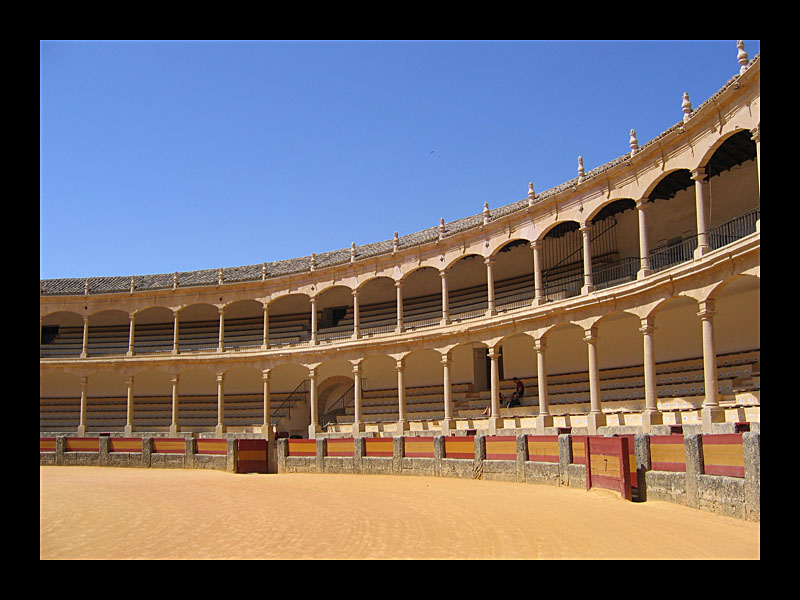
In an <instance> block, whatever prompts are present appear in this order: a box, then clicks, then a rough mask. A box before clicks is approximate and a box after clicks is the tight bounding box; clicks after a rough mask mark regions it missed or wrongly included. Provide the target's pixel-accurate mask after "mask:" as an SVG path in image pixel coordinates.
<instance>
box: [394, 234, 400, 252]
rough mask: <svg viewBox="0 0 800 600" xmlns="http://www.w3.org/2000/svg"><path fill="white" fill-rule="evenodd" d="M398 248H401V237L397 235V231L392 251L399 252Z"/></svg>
mask: <svg viewBox="0 0 800 600" xmlns="http://www.w3.org/2000/svg"><path fill="white" fill-rule="evenodd" d="M398 248H400V238H399V237H397V232H396V231H395V232H394V238H393V239H392V252H397V250H398Z"/></svg>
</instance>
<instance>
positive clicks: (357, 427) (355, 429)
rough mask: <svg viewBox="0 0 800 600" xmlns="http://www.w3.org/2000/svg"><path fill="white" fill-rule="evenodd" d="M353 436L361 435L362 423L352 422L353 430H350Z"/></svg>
mask: <svg viewBox="0 0 800 600" xmlns="http://www.w3.org/2000/svg"><path fill="white" fill-rule="evenodd" d="M351 431H352V432H353V434H354V435H355V434H356V433H362V432H363V431H364V422H363V421H353V428H352V429H351Z"/></svg>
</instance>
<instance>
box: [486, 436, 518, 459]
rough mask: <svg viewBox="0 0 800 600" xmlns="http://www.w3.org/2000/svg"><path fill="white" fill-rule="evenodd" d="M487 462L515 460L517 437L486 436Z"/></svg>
mask: <svg viewBox="0 0 800 600" xmlns="http://www.w3.org/2000/svg"><path fill="white" fill-rule="evenodd" d="M486 459H487V460H517V437H516V436H514V435H487V436H486Z"/></svg>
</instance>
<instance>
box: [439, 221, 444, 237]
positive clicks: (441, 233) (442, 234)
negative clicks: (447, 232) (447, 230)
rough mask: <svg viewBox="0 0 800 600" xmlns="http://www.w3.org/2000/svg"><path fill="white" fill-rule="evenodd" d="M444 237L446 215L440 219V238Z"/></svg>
mask: <svg viewBox="0 0 800 600" xmlns="http://www.w3.org/2000/svg"><path fill="white" fill-rule="evenodd" d="M443 237H444V217H442V218H441V219H439V239H442V238H443Z"/></svg>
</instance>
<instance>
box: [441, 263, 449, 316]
mask: <svg viewBox="0 0 800 600" xmlns="http://www.w3.org/2000/svg"><path fill="white" fill-rule="evenodd" d="M439 277H441V278H442V323H441V324H442V325H450V292H449V291H448V289H447V271H439Z"/></svg>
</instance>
